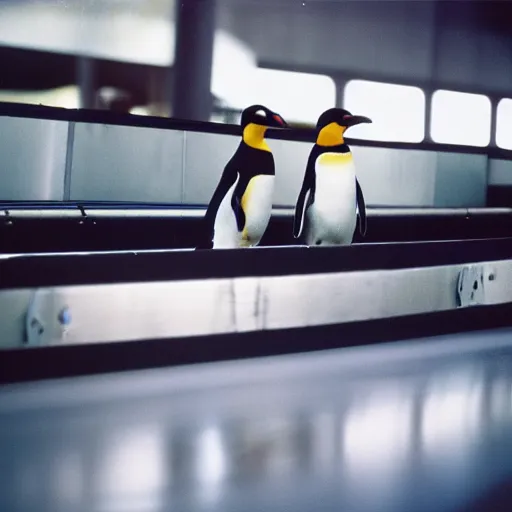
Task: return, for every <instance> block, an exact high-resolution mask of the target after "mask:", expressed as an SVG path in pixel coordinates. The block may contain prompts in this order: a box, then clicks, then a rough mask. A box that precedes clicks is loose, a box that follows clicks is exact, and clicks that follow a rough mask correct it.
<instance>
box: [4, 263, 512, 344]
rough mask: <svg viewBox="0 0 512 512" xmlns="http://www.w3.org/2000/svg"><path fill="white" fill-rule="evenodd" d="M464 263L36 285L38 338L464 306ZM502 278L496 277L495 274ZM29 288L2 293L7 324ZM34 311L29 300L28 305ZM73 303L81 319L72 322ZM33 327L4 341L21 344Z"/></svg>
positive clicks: (499, 284) (502, 267)
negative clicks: (65, 315) (460, 294)
mask: <svg viewBox="0 0 512 512" xmlns="http://www.w3.org/2000/svg"><path fill="white" fill-rule="evenodd" d="M482 266H483V269H484V270H483V272H484V275H485V278H484V285H483V286H484V298H483V300H482V302H481V303H482V304H501V303H507V302H512V285H511V284H510V283H512V261H499V262H488V263H486V264H482ZM462 268H463V266H461V265H455V266H440V267H431V268H428V267H427V268H413V269H404V270H389V271H368V272H343V273H332V274H314V275H301V276H283V277H268V278H237V279H208V280H190V281H177V282H172V281H171V282H160V283H128V284H119V285H95V286H69V287H57V288H44V289H40V290H34V292H35V293H34V294H33V295H32V296H31V298H32V303H33V304H35V308H34V309H35V317H36V318H37V321H38V323H41V325H42V326H43V332H41V334H40V338H39V341H38V342H37V343H36V344H40V345H52V344H77V343H95V342H115V341H130V340H137V339H151V338H164V337H171V338H172V337H184V336H194V335H207V334H220V333H230V332H248V331H257V330H265V329H285V328H296V327H306V326H314V325H329V324H336V323H343V322H352V321H358V320H370V319H376V318H389V317H394V316H403V315H412V314H422V313H428V312H435V311H446V310H450V309H455V308H456V307H457V302H456V298H457V293H456V290H457V279H458V276H459V272H460V271H461V269H462ZM491 273H492V274H494V276H495V278H494V280H492V281H491V280H490V279H489V275H490V274H491ZM19 293H23V294H24V295H23V296H24V297H26V295H25V294H26V291H25V290H23V292H20V291H18V290H7V291H4V292H1V293H0V315H1V321H2V323H5V322H7V323H8V322H11V314H12V313H11V306H10V304H12V303H14V301H18V303H19V300H20V299H19ZM27 308H28V304H27ZM64 309H67V310H68V312H69V313H70V315H71V322H70V323H69V324H67V325H63V324H62V323H61V322H60V321H59V318H60V314H61V312H62V311H63V310H64ZM22 341H23V332H22V331H20V332H19V333H18V336H17V337H14V338H10V339H5V338H4V339H3V343H4V347H6V346H14V345H20V344H21V343H22Z"/></svg>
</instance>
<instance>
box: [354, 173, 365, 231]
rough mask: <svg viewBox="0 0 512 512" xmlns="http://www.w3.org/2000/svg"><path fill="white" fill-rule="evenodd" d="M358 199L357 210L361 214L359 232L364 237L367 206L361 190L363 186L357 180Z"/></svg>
mask: <svg viewBox="0 0 512 512" xmlns="http://www.w3.org/2000/svg"><path fill="white" fill-rule="evenodd" d="M356 199H357V210H358V212H359V215H358V217H359V232H360V233H361V235H362V236H365V235H366V228H367V223H366V205H365V202H364V196H363V190H362V189H361V185H359V181H357V178H356Z"/></svg>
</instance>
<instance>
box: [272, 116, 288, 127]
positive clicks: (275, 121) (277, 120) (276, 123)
mask: <svg viewBox="0 0 512 512" xmlns="http://www.w3.org/2000/svg"><path fill="white" fill-rule="evenodd" d="M270 119H271V125H270V126H272V127H275V128H288V123H287V122H286V121H285V120H284V119H283V118H282V117H281V116H280V115H279V114H272V115H271V116H270Z"/></svg>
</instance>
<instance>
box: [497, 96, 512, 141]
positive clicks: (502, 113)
mask: <svg viewBox="0 0 512 512" xmlns="http://www.w3.org/2000/svg"><path fill="white" fill-rule="evenodd" d="M496 145H497V146H498V147H500V148H503V149H512V100H509V99H508V98H503V99H502V100H501V101H500V102H499V103H498V112H497V117H496Z"/></svg>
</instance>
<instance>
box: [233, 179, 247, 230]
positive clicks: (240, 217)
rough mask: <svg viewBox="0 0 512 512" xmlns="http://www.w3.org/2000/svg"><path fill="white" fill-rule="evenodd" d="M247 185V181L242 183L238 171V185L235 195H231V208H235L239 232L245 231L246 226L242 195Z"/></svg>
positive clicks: (234, 191)
mask: <svg viewBox="0 0 512 512" xmlns="http://www.w3.org/2000/svg"><path fill="white" fill-rule="evenodd" d="M246 187H247V183H242V181H241V179H240V173H238V175H237V178H236V186H235V188H234V190H233V195H232V196H231V208H232V209H233V213H234V215H235V219H236V225H237V228H238V231H239V232H241V231H243V229H244V227H245V212H244V210H243V208H242V197H243V194H244V191H245V188H246Z"/></svg>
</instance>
